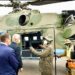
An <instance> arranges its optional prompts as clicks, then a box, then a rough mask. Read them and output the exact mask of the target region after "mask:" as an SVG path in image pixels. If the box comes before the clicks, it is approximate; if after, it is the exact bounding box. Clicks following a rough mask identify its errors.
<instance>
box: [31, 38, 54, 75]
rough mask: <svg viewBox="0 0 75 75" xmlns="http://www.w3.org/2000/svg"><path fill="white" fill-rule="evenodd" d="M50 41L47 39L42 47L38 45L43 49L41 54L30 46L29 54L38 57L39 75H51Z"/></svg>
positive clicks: (51, 54) (51, 52)
mask: <svg viewBox="0 0 75 75" xmlns="http://www.w3.org/2000/svg"><path fill="white" fill-rule="evenodd" d="M51 41H52V40H48V39H47V40H44V43H43V45H40V46H41V47H42V48H43V49H44V50H43V51H42V52H38V51H37V50H35V49H34V48H33V47H32V46H31V47H30V50H31V52H32V53H34V54H36V55H38V56H39V57H40V61H39V67H40V71H41V75H53V72H52V70H53V49H52V46H51Z"/></svg>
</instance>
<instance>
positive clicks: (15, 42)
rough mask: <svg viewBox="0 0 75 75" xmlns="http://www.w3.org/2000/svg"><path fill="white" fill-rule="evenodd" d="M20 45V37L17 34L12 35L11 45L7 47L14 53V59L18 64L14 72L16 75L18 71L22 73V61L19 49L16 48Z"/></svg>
mask: <svg viewBox="0 0 75 75" xmlns="http://www.w3.org/2000/svg"><path fill="white" fill-rule="evenodd" d="M19 43H20V35H19V34H14V35H13V36H12V43H11V44H10V45H9V46H10V47H11V48H13V49H14V51H15V55H16V59H17V60H18V62H19V67H18V69H17V71H16V74H17V75H18V72H19V70H20V71H22V70H23V63H22V59H21V54H20V52H21V49H20V47H19V46H18V44H19Z"/></svg>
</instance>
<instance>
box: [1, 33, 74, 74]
mask: <svg viewBox="0 0 75 75" xmlns="http://www.w3.org/2000/svg"><path fill="white" fill-rule="evenodd" d="M11 40H12V42H11ZM19 43H20V35H19V34H14V35H13V36H12V39H11V37H10V35H9V34H8V33H5V34H2V35H1V36H0V75H18V72H19V71H22V70H23V63H22V59H21V54H20V51H21V49H20V47H19V46H18V44H19ZM51 43H52V40H49V39H48V38H47V39H46V38H45V40H43V44H42V45H40V47H42V49H44V50H43V51H42V52H38V51H37V50H35V49H34V48H33V47H32V46H30V50H31V52H32V53H34V54H36V55H38V56H39V57H40V62H39V66H40V71H41V75H52V67H53V49H52V46H51ZM65 45H66V46H67V48H66V49H67V51H66V55H67V57H68V58H69V59H70V53H71V51H73V50H74V49H73V45H72V43H71V41H70V40H66V41H65ZM62 56H64V55H61V56H59V57H62ZM50 70H51V71H50Z"/></svg>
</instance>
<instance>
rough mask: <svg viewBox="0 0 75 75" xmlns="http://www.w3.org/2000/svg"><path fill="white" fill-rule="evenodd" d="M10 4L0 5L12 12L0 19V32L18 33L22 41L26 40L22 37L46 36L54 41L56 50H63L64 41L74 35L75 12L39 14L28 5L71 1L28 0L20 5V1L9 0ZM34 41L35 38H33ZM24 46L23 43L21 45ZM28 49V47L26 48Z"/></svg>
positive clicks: (64, 11)
mask: <svg viewBox="0 0 75 75" xmlns="http://www.w3.org/2000/svg"><path fill="white" fill-rule="evenodd" d="M9 1H10V2H11V3H10V4H0V6H1V7H13V11H12V12H10V13H9V14H8V15H5V16H3V17H1V18H0V26H1V27H0V28H1V29H0V31H5V32H6V31H7V32H8V33H10V34H11V35H13V34H14V33H19V34H21V36H22V37H23V39H22V41H24V40H26V41H27V40H28V37H27V36H26V38H24V35H29V34H30V35H31V34H32V35H35V34H36V35H37V34H39V36H40V39H42V36H48V37H49V38H51V39H53V40H55V45H56V48H64V40H65V39H66V38H69V37H71V36H73V35H74V34H75V29H74V28H75V11H74V10H63V11H62V14H57V13H40V11H39V10H32V9H30V8H28V7H27V6H28V5H30V4H31V5H37V6H38V5H45V4H51V3H57V2H63V1H65V2H66V1H72V0H52V1H51V0H29V1H28V2H23V3H21V1H20V0H9ZM34 40H37V37H35V36H34ZM22 44H24V42H23V43H22ZM27 48H28V47H27Z"/></svg>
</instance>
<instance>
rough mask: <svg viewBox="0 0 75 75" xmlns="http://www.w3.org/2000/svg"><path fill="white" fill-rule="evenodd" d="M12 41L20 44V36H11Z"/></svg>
mask: <svg viewBox="0 0 75 75" xmlns="http://www.w3.org/2000/svg"><path fill="white" fill-rule="evenodd" d="M12 41H13V42H15V43H20V35H19V34H14V35H13V36H12Z"/></svg>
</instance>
